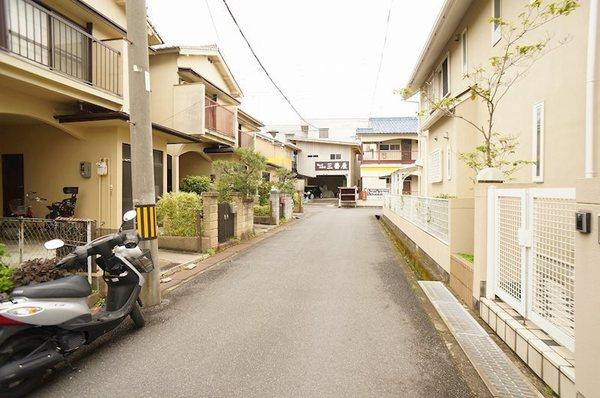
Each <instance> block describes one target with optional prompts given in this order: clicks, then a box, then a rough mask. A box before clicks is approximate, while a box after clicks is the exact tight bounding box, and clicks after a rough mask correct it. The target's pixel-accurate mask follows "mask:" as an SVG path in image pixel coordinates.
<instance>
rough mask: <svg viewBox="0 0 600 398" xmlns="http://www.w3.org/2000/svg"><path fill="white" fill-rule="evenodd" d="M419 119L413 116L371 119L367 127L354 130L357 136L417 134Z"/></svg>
mask: <svg viewBox="0 0 600 398" xmlns="http://www.w3.org/2000/svg"><path fill="white" fill-rule="evenodd" d="M418 127H419V119H418V118H417V117H415V116H402V117H372V118H369V127H367V128H358V129H356V133H357V134H398V133H403V134H406V133H409V134H417V129H418Z"/></svg>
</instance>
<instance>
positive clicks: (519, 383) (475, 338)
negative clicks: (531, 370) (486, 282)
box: [419, 281, 542, 398]
mask: <svg viewBox="0 0 600 398" xmlns="http://www.w3.org/2000/svg"><path fill="white" fill-rule="evenodd" d="M419 285H420V286H421V289H423V291H424V292H425V294H426V295H427V297H429V300H431V303H432V304H433V305H434V306H435V308H436V310H437V311H438V313H439V314H440V316H441V317H442V319H443V320H444V322H445V323H446V325H447V326H448V328H449V329H450V331H451V332H452V334H453V335H454V337H455V338H456V340H457V341H458V343H459V344H460V346H461V347H462V349H463V351H464V352H465V354H466V355H467V357H468V358H469V360H470V361H471V363H473V366H474V367H475V369H476V370H477V372H478V373H479V375H480V376H481V378H482V379H483V381H484V382H485V384H486V386H487V387H488V388H489V390H490V392H491V393H492V395H493V396H495V397H532V398H534V397H536V398H537V397H541V396H542V395H541V394H540V393H539V392H538V391H537V390H536V389H535V388H534V387H533V385H531V383H530V382H529V381H528V380H527V379H526V378H525V376H524V375H523V374H522V373H521V371H519V370H518V369H517V367H516V366H515V365H514V364H513V363H512V362H511V361H510V359H509V358H508V357H507V356H506V355H505V354H504V352H502V350H501V349H500V348H499V347H498V346H497V345H496V343H494V341H493V340H492V338H491V337H490V336H488V334H487V332H486V331H485V329H483V328H482V327H481V325H479V324H478V323H477V321H476V320H475V319H473V317H472V316H471V314H469V312H468V311H467V310H466V309H465V308H464V307H463V306H462V305H461V304H460V303H459V302H458V300H457V299H456V298H455V297H454V296H453V295H452V293H450V291H449V290H448V289H447V288H446V286H444V284H443V283H442V282H428V281H419Z"/></svg>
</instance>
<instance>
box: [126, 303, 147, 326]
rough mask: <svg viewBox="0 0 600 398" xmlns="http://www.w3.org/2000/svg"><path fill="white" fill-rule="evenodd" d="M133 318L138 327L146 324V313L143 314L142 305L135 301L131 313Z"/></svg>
mask: <svg viewBox="0 0 600 398" xmlns="http://www.w3.org/2000/svg"><path fill="white" fill-rule="evenodd" d="M129 316H130V317H131V320H132V321H133V323H134V324H135V327H136V329H141V328H143V327H144V325H145V324H146V320H145V319H144V315H142V311H141V310H140V305H139V304H138V303H135V305H134V306H133V308H132V309H131V312H130V313H129Z"/></svg>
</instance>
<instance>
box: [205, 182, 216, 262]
mask: <svg viewBox="0 0 600 398" xmlns="http://www.w3.org/2000/svg"><path fill="white" fill-rule="evenodd" d="M218 197H219V194H218V193H216V192H203V193H202V211H203V213H204V218H203V220H202V251H206V250H208V249H215V248H217V246H219V201H218Z"/></svg>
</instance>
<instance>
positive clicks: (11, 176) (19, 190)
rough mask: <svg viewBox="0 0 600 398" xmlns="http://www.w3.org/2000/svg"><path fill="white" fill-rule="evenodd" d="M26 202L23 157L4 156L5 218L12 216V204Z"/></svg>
mask: <svg viewBox="0 0 600 398" xmlns="http://www.w3.org/2000/svg"><path fill="white" fill-rule="evenodd" d="M13 200H21V201H25V182H24V177H23V155H22V154H17V155H2V205H3V214H4V217H9V216H10V215H11V213H12V212H11V211H10V206H9V204H10V202H11V201H13Z"/></svg>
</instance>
